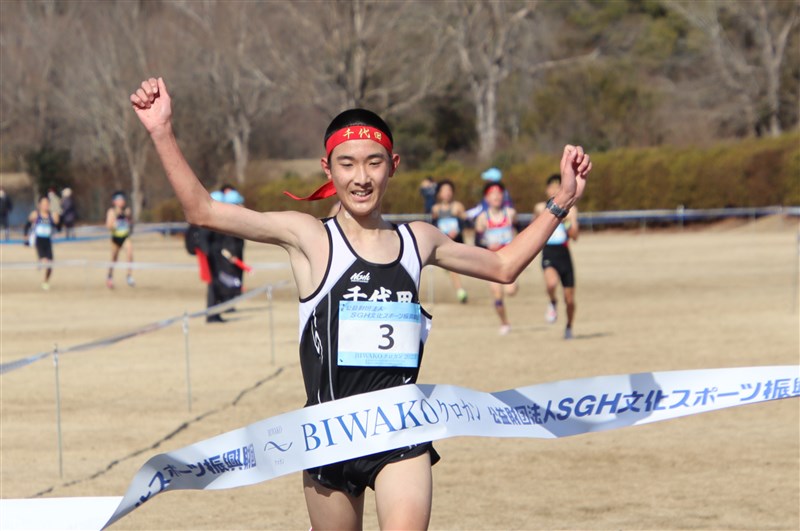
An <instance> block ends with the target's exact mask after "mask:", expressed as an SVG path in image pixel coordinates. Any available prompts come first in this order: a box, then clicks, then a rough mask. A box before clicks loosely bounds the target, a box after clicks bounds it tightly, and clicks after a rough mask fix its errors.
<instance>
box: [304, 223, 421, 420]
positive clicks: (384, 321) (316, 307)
mask: <svg viewBox="0 0 800 531" xmlns="http://www.w3.org/2000/svg"><path fill="white" fill-rule="evenodd" d="M323 223H324V225H325V229H326V231H327V234H328V243H329V248H330V253H329V257H328V266H327V269H326V272H325V276H324V277H323V280H322V283H321V284H320V286H319V288H317V291H316V292H315V293H313V294H312V295H310V296H309V297H307V298H305V299H301V300H300V361H301V366H302V370H303V379H304V381H305V386H306V396H307V401H306V405H312V404H318V403H321V402H327V401H329V400H334V399H337V398H344V397H347V396H351V395H355V394H359V393H366V392H369V391H376V390H379V389H385V388H388V387H394V386H397V385H403V384H408V383H415V382H416V381H417V375H418V374H419V367H420V362H421V360H422V351H423V345H424V343H425V340H426V338H427V335H428V331H429V329H430V316H429V315H427V314H426V312H425V311H424V310H422V308H421V307H420V303H419V294H418V288H419V277H420V271H421V268H422V264H421V260H420V257H419V251H418V250H417V244H416V241H415V239H414V235H413V234H412V233H411V230H410V229H409V227H408V225H399V226H396V227H395V230H396V231H397V235H398V237H399V238H400V253H399V255H398V257H397V258H396V259H395V260H394V261H392V262H391V263H387V264H375V263H372V262H368V261H367V260H364V259H363V258H361V257H359V256H358V254H356V252H355V251H354V250H353V248H352V247H351V245H350V243H349V242H348V241H347V239H346V237H345V236H344V234H343V232H342V230H341V228H340V227H339V225H338V223H337V221H336V219H335V218H331V219H327V220H325V221H324V222H323Z"/></svg>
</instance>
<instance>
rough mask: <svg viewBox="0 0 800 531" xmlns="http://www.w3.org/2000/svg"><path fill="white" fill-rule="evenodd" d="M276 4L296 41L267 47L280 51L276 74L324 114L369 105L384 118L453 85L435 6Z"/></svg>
mask: <svg viewBox="0 0 800 531" xmlns="http://www.w3.org/2000/svg"><path fill="white" fill-rule="evenodd" d="M280 5H281V7H282V8H283V10H284V11H285V12H286V14H287V27H289V28H292V33H293V34H294V35H292V36H290V35H284V37H286V40H285V42H286V43H288V46H286V45H284V46H280V45H274V46H271V47H270V48H271V49H272V50H273V52H274V53H278V52H281V53H282V55H283V59H282V69H281V71H282V72H285V73H287V74H288V76H287V79H288V80H289V82H290V83H292V85H293V86H294V87H296V90H297V91H298V92H299V93H302V94H304V95H307V96H308V97H310V99H311V101H313V102H314V105H315V106H317V107H318V108H319V109H321V110H323V111H325V112H327V113H330V112H331V111H332V110H333V111H336V110H342V109H345V108H350V107H364V106H369V107H373V108H374V109H375V110H376V111H378V112H380V113H382V114H387V115H392V114H397V113H400V112H403V111H405V110H407V109H408V108H410V107H411V106H413V105H415V104H417V103H419V102H420V101H421V100H422V99H424V98H425V97H427V96H429V95H431V94H434V93H437V92H438V91H440V90H442V88H443V87H444V86H445V85H446V84H447V83H448V82H449V81H450V79H451V76H450V72H449V69H448V68H447V62H445V61H443V60H442V59H443V58H442V53H443V51H444V49H445V44H446V38H445V35H444V34H443V32H442V31H440V30H439V26H440V25H441V23H440V22H439V21H438V14H439V11H440V9H438V8H437V6H436V4H435V3H432V2H422V1H411V0H404V1H393V2H383V1H378V0H352V1H342V0H336V1H331V2H323V3H315V2H305V3H296V2H282V3H281V4H280ZM298 27H299V28H301V29H302V31H301V32H297V31H296V28H298ZM297 35H303V36H308V35H313V36H314V38H313V39H307V38H302V39H298V38H297ZM276 59H278V60H280V58H276Z"/></svg>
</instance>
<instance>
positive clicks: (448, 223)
mask: <svg viewBox="0 0 800 531" xmlns="http://www.w3.org/2000/svg"><path fill="white" fill-rule="evenodd" d="M436 226H437V227H439V230H440V231H442V232H444V233H445V234H447V235H448V236H449V235H450V234H452V233H454V232H455V233H458V218H453V217H450V218H439V219H438V220H436Z"/></svg>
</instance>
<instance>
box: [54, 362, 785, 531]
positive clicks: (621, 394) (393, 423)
mask: <svg viewBox="0 0 800 531" xmlns="http://www.w3.org/2000/svg"><path fill="white" fill-rule="evenodd" d="M798 396H800V366H797V365H789V366H769V367H743V368H729V369H703V370H688V371H671V372H653V373H639V374H630V375H620V376H602V377H595V378H585V379H578V380H564V381H559V382H554V383H546V384H539V385H532V386H527V387H520V388H517V389H510V390H507V391H500V392H496V393H486V392H481V391H475V390H472V389H467V388H463V387H456V386H452V385H421V384H418V385H405V386H401V387H394V388H391V389H384V390H381V391H374V392H371V393H366V394H362V395H356V396H352V397H348V398H344V399H340V400H335V401H332V402H326V403H324V404H318V405H315V406H311V407H307V408H303V409H299V410H296V411H292V412H289V413H285V414H282V415H278V416H275V417H271V418H268V419H265V420H262V421H259V422H256V423H254V424H250V425H249V426H246V427H244V428H239V429H237V430H234V431H231V432H228V433H224V434H222V435H218V436H216V437H213V438H210V439H207V440H204V441H201V442H198V443H195V444H192V445H190V446H186V447H184V448H181V449H179V450H175V451H172V452H168V453H164V454H159V455H156V456H154V457H152V458H150V459H149V460H148V461H147V462H146V463H145V464H144V465H143V466H142V467H141V468H140V469H139V471H138V472H137V473H136V475H135V477H134V479H133V481H132V482H131V484H130V486H129V488H128V490H127V492H126V493H125V495H124V496H123V498H122V500H121V502H120V503H119V506H118V507H117V508H116V510H115V511H114V513H113V514H112V515H111V516H110V517H109V519H108V521H107V522H106V524H105V526H104V527H106V526H108V525H111V524H112V523H113V522H115V521H117V520H118V519H120V518H122V517H123V516H125V515H126V514H128V513H130V512H131V511H133V510H134V509H136V508H137V507H139V506H140V505H141V504H143V503H145V502H146V501H148V500H150V499H151V498H152V497H153V496H155V495H157V494H160V493H162V492H164V491H168V490H183V489H226V488H233V487H240V486H245V485H252V484H254V483H259V482H262V481H267V480H270V479H273V478H276V477H279V476H283V475H286V474H290V473H293V472H298V471H300V470H304V469H307V468H311V467H316V466H321V465H325V464H329V463H335V462H339V461H342V460H345V459H352V458H355V457H360V456H363V455H369V454H373V453H376V452H381V451H385V450H391V449H394V448H401V447H404V446H408V445H412V444H418V443H422V442H427V441H435V440H440V439H446V438H450V437H459V436H479V437H524V438H541V439H552V438H560V437H568V436H572V435H579V434H585V433H591V432H598V431H606V430H612V429H617V428H623V427H626V426H634V425H640V424H648V423H651V422H658V421H662V420H669V419H673V418H679V417H684V416H688V415H695V414H698V413H704V412H708V411H714V410H718V409H724V408H729V407H734V406H739V405H745V404H753V403H758V402H766V401H771V400H778V399H783V398H796V397H798ZM42 501H44V500H42Z"/></svg>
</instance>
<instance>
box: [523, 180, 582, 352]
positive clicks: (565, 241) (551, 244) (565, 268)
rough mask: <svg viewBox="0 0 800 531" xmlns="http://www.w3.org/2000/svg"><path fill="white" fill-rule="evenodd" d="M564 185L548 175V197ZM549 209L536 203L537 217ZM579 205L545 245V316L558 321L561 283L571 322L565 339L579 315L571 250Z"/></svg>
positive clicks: (570, 212) (566, 329)
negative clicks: (570, 243) (557, 295)
mask: <svg viewBox="0 0 800 531" xmlns="http://www.w3.org/2000/svg"><path fill="white" fill-rule="evenodd" d="M560 186H561V176H560V175H558V174H555V175H551V176H550V177H549V178H548V179H547V189H546V192H547V197H553V196H554V195H555V194H556V193H557V192H558V189H559V187H560ZM544 211H545V203H544V202H542V203H537V205H536V206H535V207H534V212H533V214H534V217H535V216H539V215H541V214H542V213H543V212H544ZM579 230H580V228H579V226H578V209H577V208H576V207H573V208H571V209H570V211H569V214H567V217H566V218H565V219H564V221H562V222H561V223H559V225H558V227H556V230H555V231H553V234H552V235H551V236H550V239H548V240H547V244H546V245H545V246H544V249H542V271H543V274H544V281H545V288H546V290H547V296H548V298H549V299H550V302H549V303H548V305H547V309H546V310H545V320H546V321H547V322H548V323H550V324H554V323H555V322H556V320H557V319H558V310H557V306H558V303H557V302H556V289H557V288H558V283H559V282H561V286H562V287H563V289H564V305H565V306H566V309H567V323H566V326H565V328H564V339H572V337H573V336H572V323H573V321H574V319H575V271H574V268H573V267H572V257H571V255H570V252H569V240H570V239H573V240H577V239H578V232H579Z"/></svg>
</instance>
